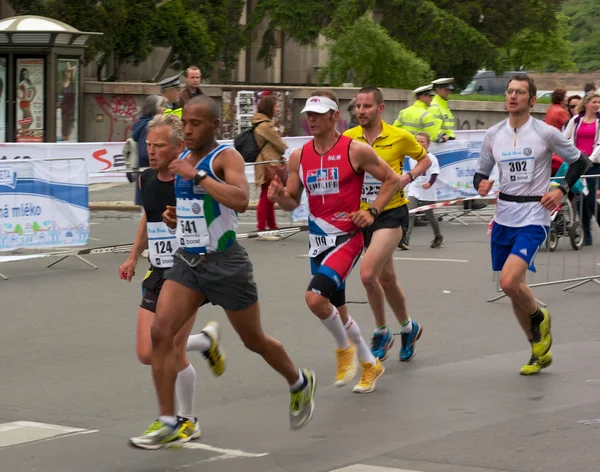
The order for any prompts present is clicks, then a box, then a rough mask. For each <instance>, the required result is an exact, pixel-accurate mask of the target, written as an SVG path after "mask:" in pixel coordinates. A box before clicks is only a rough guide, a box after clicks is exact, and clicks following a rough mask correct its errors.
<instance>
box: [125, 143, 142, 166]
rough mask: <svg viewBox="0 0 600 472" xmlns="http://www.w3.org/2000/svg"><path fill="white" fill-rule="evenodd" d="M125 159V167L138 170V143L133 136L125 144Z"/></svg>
mask: <svg viewBox="0 0 600 472" xmlns="http://www.w3.org/2000/svg"><path fill="white" fill-rule="evenodd" d="M123 160H124V161H125V167H126V168H127V169H134V170H137V168H138V162H139V161H138V153H137V143H136V142H135V140H134V139H133V138H129V139H128V140H127V141H125V144H123Z"/></svg>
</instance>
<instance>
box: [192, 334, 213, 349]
mask: <svg viewBox="0 0 600 472" xmlns="http://www.w3.org/2000/svg"><path fill="white" fill-rule="evenodd" d="M211 344H212V341H211V339H210V338H209V337H208V336H207V335H206V334H204V333H200V334H191V335H190V336H189V337H188V340H187V348H186V351H199V352H204V351H208V350H209V349H210V346H211Z"/></svg>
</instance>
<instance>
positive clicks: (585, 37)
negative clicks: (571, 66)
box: [562, 0, 600, 71]
mask: <svg viewBox="0 0 600 472" xmlns="http://www.w3.org/2000/svg"><path fill="white" fill-rule="evenodd" d="M562 13H563V14H564V15H565V16H566V17H567V18H568V22H569V25H570V26H571V30H570V31H569V34H568V36H567V38H568V39H569V40H570V41H572V44H573V58H574V60H575V63H576V64H577V66H578V67H579V70H581V71H593V70H600V48H599V47H598V45H600V22H599V21H598V2H597V1H596V0H566V1H565V2H564V4H563V7H562Z"/></svg>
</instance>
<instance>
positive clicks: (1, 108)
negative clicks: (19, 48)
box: [0, 57, 6, 143]
mask: <svg viewBox="0 0 600 472" xmlns="http://www.w3.org/2000/svg"><path fill="white" fill-rule="evenodd" d="M5 142H6V57H0V143H5Z"/></svg>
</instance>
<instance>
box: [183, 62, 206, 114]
mask: <svg viewBox="0 0 600 472" xmlns="http://www.w3.org/2000/svg"><path fill="white" fill-rule="evenodd" d="M201 80H202V71H201V70H200V68H198V67H197V66H190V67H188V68H187V69H186V70H185V88H184V89H183V91H182V92H181V106H182V107H183V105H185V104H186V103H187V102H189V101H190V100H191V99H192V98H194V97H197V96H198V95H202V90H200V81H201Z"/></svg>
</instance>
